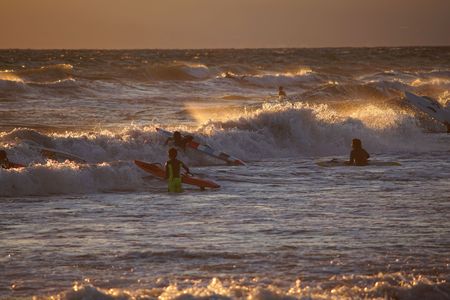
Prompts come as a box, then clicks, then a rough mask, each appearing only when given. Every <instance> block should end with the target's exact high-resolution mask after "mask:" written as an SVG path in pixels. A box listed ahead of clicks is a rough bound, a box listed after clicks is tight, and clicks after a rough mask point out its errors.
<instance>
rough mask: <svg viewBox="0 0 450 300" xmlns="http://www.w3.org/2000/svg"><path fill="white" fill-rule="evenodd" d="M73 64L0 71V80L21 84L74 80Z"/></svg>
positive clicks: (43, 83)
mask: <svg viewBox="0 0 450 300" xmlns="http://www.w3.org/2000/svg"><path fill="white" fill-rule="evenodd" d="M72 69H73V66H72V65H70V64H55V65H47V66H42V67H39V68H23V69H18V70H3V71H0V84H1V82H3V83H5V82H14V83H21V84H39V85H52V84H59V83H61V82H65V81H74V78H73V77H72Z"/></svg>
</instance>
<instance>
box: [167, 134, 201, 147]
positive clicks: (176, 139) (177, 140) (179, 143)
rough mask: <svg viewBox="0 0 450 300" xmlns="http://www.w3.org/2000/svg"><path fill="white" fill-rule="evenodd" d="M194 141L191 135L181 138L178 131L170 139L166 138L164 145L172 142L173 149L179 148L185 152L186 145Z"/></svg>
mask: <svg viewBox="0 0 450 300" xmlns="http://www.w3.org/2000/svg"><path fill="white" fill-rule="evenodd" d="M193 139H194V137H193V136H191V135H186V136H184V137H183V136H182V135H181V133H180V132H179V131H175V132H174V133H173V135H172V137H169V138H167V140H166V142H165V143H164V145H167V144H168V143H169V142H173V145H174V146H175V147H179V148H181V149H183V150H186V144H187V143H189V142H191V141H192V140H193Z"/></svg>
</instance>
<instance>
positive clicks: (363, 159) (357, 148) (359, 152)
mask: <svg viewBox="0 0 450 300" xmlns="http://www.w3.org/2000/svg"><path fill="white" fill-rule="evenodd" d="M369 157H370V155H369V153H367V151H366V150H364V149H363V147H362V143H361V140H360V139H353V140H352V151H351V152H350V161H349V164H350V165H355V166H366V165H367V164H368V163H367V160H368V159H369Z"/></svg>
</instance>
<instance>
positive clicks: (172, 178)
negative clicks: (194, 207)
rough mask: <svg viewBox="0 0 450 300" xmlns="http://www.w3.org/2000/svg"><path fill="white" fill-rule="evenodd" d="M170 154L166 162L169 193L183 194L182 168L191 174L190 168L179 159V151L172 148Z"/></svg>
mask: <svg viewBox="0 0 450 300" xmlns="http://www.w3.org/2000/svg"><path fill="white" fill-rule="evenodd" d="M168 153H169V160H168V161H167V162H166V177H165V178H166V179H167V191H168V192H169V193H181V192H183V188H182V185H181V168H183V169H184V170H186V173H187V174H191V173H190V172H189V168H188V167H187V166H186V165H185V164H184V163H183V162H182V161H180V160H178V159H177V154H178V151H177V149H175V148H170V149H169V152H168ZM191 175H192V174H191Z"/></svg>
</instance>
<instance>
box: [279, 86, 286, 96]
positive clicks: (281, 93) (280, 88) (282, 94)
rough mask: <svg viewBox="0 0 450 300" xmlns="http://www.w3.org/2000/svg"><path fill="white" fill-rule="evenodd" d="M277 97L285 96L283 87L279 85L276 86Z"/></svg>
mask: <svg viewBox="0 0 450 300" xmlns="http://www.w3.org/2000/svg"><path fill="white" fill-rule="evenodd" d="M278 97H280V98H282V97H287V95H286V92H285V91H284V88H283V87H282V86H281V85H280V86H279V87H278Z"/></svg>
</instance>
